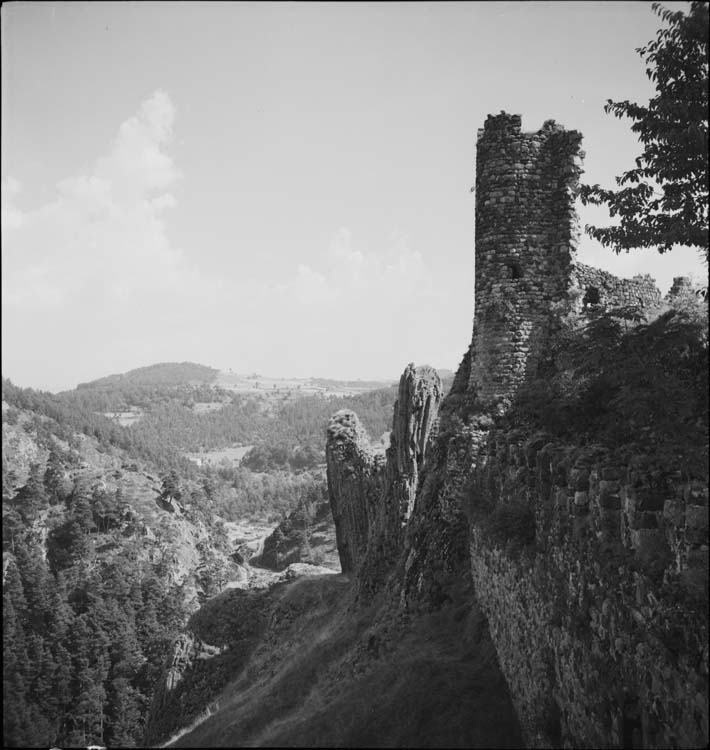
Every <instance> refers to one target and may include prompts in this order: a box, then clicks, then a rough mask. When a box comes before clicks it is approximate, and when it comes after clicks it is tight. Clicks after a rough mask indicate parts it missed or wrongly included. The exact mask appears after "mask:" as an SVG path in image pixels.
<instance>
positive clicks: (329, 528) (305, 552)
mask: <svg viewBox="0 0 710 750" xmlns="http://www.w3.org/2000/svg"><path fill="white" fill-rule="evenodd" d="M255 562H256V563H257V564H258V565H260V566H263V567H266V568H269V569H271V570H277V571H280V570H284V569H285V568H287V567H288V566H289V565H291V564H298V563H306V564H309V565H322V566H325V567H326V568H329V569H331V570H335V571H337V572H340V561H339V559H338V550H337V542H336V539H335V525H334V523H333V514H332V513H331V510H330V503H329V502H328V500H325V501H324V502H320V501H316V502H307V501H305V502H303V501H302V502H301V503H300V504H299V505H298V506H297V507H296V508H295V509H294V510H293V511H291V513H289V514H288V516H287V517H286V518H284V519H283V521H281V522H280V523H279V525H278V526H277V527H276V528H275V529H274V531H273V532H272V533H271V534H269V536H268V537H266V539H264V548H263V550H262V552H261V554H260V555H259V556H258V557H257V558H256V560H255Z"/></svg>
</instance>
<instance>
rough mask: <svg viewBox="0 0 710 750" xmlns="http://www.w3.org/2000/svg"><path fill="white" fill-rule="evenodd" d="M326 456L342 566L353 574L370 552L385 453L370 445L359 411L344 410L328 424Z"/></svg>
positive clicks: (329, 488)
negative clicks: (368, 550) (372, 526)
mask: <svg viewBox="0 0 710 750" xmlns="http://www.w3.org/2000/svg"><path fill="white" fill-rule="evenodd" d="M325 458H326V466H327V476H328V499H329V500H330V507H331V510H332V512H333V520H334V522H335V538H336V541H337V544H338V555H339V556H340V567H341V570H342V571H343V573H353V572H356V571H357V570H358V568H359V567H360V564H361V563H362V560H363V558H364V556H365V552H366V551H367V542H368V533H369V529H370V525H371V523H372V521H373V520H374V516H375V509H376V507H377V503H378V500H379V498H380V497H381V495H382V490H383V486H384V485H383V481H384V465H385V462H384V455H383V453H382V452H381V451H376V450H375V449H374V448H372V447H371V446H370V441H369V438H368V437H367V433H366V432H365V430H364V429H363V427H362V425H361V424H360V420H359V419H358V418H357V414H355V412H352V411H349V410H347V409H341V410H340V411H338V412H336V413H335V414H334V415H333V417H332V418H331V420H330V424H329V425H328V431H327V440H326V447H325Z"/></svg>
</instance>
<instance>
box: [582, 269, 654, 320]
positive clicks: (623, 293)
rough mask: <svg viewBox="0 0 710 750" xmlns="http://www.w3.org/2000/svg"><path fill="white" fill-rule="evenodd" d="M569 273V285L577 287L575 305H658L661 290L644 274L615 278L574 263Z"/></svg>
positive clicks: (650, 306) (648, 307) (605, 272)
mask: <svg viewBox="0 0 710 750" xmlns="http://www.w3.org/2000/svg"><path fill="white" fill-rule="evenodd" d="M571 276H572V283H573V288H574V287H576V289H577V295H576V296H577V299H576V306H577V308H582V309H583V308H585V307H587V306H594V305H601V306H605V307H625V306H631V305H638V306H640V307H643V308H647V309H650V308H657V307H660V305H661V302H662V300H661V292H660V291H659V289H658V287H657V286H656V282H655V281H654V280H653V279H652V278H651V276H649V275H648V274H645V275H644V276H641V275H638V276H634V277H633V278H632V279H619V278H617V277H616V276H614V275H613V274H611V273H608V272H607V271H602V270H601V269H600V268H593V267H592V266H587V265H584V264H583V263H575V264H574V265H573V266H572V273H571Z"/></svg>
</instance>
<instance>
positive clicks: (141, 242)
mask: <svg viewBox="0 0 710 750" xmlns="http://www.w3.org/2000/svg"><path fill="white" fill-rule="evenodd" d="M174 118H175V107H174V106H173V104H172V102H171V101H170V98H169V97H168V95H167V94H165V93H164V92H161V91H158V92H156V93H155V94H153V95H152V96H151V97H150V98H149V99H148V100H147V101H146V102H144V103H143V105H142V106H141V108H140V110H139V112H138V114H137V115H136V116H134V117H131V118H129V119H128V120H126V121H125V122H124V123H123V124H122V125H121V126H120V127H119V129H118V134H117V136H116V138H115V140H114V141H113V143H112V144H111V145H110V147H109V149H108V152H107V154H106V155H104V156H101V157H100V158H98V159H97V160H96V161H95V164H94V167H93V169H91V170H89V171H88V173H83V174H75V175H71V176H68V177H67V178H65V179H63V180H61V181H60V182H59V183H58V184H57V185H56V192H55V196H54V198H53V199H52V200H51V201H50V202H48V203H46V204H44V205H41V206H39V207H37V208H34V209H31V210H26V211H22V210H20V209H19V208H18V206H17V204H16V198H17V196H18V194H19V193H20V183H19V182H18V181H17V180H16V179H13V178H7V179H6V180H4V182H3V186H2V187H3V191H2V197H3V204H2V211H3V227H2V231H3V243H2V252H3V278H2V292H3V294H2V307H3V324H2V325H3V366H4V367H7V368H9V370H8V372H7V374H8V375H10V376H12V377H13V378H15V379H16V380H17V382H18V383H19V384H21V385H25V384H27V385H39V386H40V387H49V388H51V387H54V386H53V383H52V382H50V381H51V380H52V379H53V381H54V382H59V383H61V386H62V387H65V386H66V385H67V384H68V383H72V382H77V381H80V380H85V379H88V378H90V377H97V376H100V375H102V374H106V373H107V372H116V371H121V370H126V369H130V368H132V367H135V366H139V365H141V364H149V363H150V362H155V361H165V360H169V359H179V360H185V359H192V360H195V361H202V362H204V363H206V364H217V365H219V364H220V363H225V364H226V363H227V362H229V363H231V364H230V366H236V367H237V368H240V367H242V364H240V363H243V367H244V369H254V368H258V369H261V370H262V371H271V372H274V373H275V374H291V375H299V374H300V375H307V374H325V375H328V374H336V373H340V374H342V375H347V374H348V373H361V372H363V361H367V362H369V363H370V364H369V366H368V365H365V366H364V367H365V368H366V369H367V368H369V370H370V371H377V372H380V373H391V374H393V375H396V374H397V373H398V372H399V371H400V370H401V369H402V368H403V367H404V365H405V364H406V363H407V361H410V360H411V359H412V358H416V356H417V351H418V349H421V347H418V346H417V344H418V343H421V341H420V340H419V339H420V338H421V336H422V335H423V332H422V330H421V325H422V324H421V320H422V314H421V313H422V301H423V300H426V299H427V298H429V297H430V296H431V294H432V285H431V279H430V274H429V270H428V269H427V267H426V265H425V263H424V260H423V258H422V255H421V254H420V253H419V252H417V251H415V250H412V249H411V247H410V243H409V242H408V240H407V239H406V238H405V237H403V236H401V235H398V234H395V235H393V236H392V237H391V238H389V239H388V240H387V241H385V242H383V243H382V246H381V247H378V248H376V249H375V250H370V249H365V248H360V247H358V245H357V242H356V238H355V237H354V236H353V233H352V232H351V231H350V230H349V229H348V228H346V227H342V228H340V229H339V230H338V231H337V232H336V233H335V234H334V236H333V239H332V241H331V243H330V245H329V247H327V248H322V250H323V251H324V255H323V256H322V257H323V263H322V267H314V265H313V264H311V265H307V264H305V263H297V264H296V266H295V268H294V270H293V274H292V276H291V277H290V278H288V279H287V280H286V281H283V282H278V283H277V282H273V281H270V280H268V279H254V278H249V277H239V278H225V277H223V276H221V275H220V271H219V268H214V267H211V268H209V269H202V268H201V267H199V265H195V264H191V263H189V262H188V260H187V258H186V256H185V255H184V254H183V253H182V252H181V251H180V249H179V248H177V247H175V246H173V245H172V244H171V242H170V240H169V237H168V234H167V224H166V222H167V221H168V220H169V217H170V215H171V214H170V211H169V209H172V208H174V207H175V206H176V198H175V195H174V193H173V192H172V188H173V187H174V186H175V184H176V183H177V182H178V180H180V179H181V178H182V177H183V174H182V171H181V170H180V169H179V168H178V166H177V165H176V164H175V163H174V161H173V159H172V157H171V156H170V155H169V152H168V148H169V145H170V142H171V139H172V133H173V122H174ZM412 322H415V324H414V325H411V323H412ZM461 345H462V349H463V348H464V346H465V342H461ZM246 363H248V365H247V364H246ZM373 363H374V364H373ZM60 372H64V374H63V375H62V377H61V378H60V376H59V374H58V373H60ZM73 372H75V373H76V374H75V375H73V376H72V375H71V374H70V373H73ZM42 378H44V380H42ZM48 378H49V379H50V381H48V380H47V379H48Z"/></svg>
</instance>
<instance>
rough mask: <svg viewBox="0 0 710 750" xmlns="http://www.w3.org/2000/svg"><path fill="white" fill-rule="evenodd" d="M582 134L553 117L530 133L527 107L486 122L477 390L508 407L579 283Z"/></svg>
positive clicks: (480, 176) (481, 149)
mask: <svg viewBox="0 0 710 750" xmlns="http://www.w3.org/2000/svg"><path fill="white" fill-rule="evenodd" d="M581 140H582V136H581V134H580V133H578V132H576V131H566V130H564V128H562V127H561V126H560V125H557V124H555V122H554V121H553V120H549V121H547V122H546V123H545V124H544V125H543V126H542V128H541V129H540V130H539V131H538V132H536V133H523V132H521V118H520V116H519V115H508V114H505V113H501V114H500V115H497V116H493V115H490V116H489V117H488V118H487V120H486V122H485V126H484V128H483V129H482V130H479V131H478V144H477V167H476V188H475V190H476V295H475V315H474V327H473V340H472V346H471V355H470V356H471V367H470V375H469V384H468V390H469V392H472V393H474V394H475V396H476V398H477V400H478V402H479V404H480V406H481V408H482V410H484V411H485V410H489V409H490V410H493V409H497V410H498V411H502V410H504V409H505V406H506V405H507V402H508V401H509V400H510V398H511V397H512V395H513V394H514V392H515V390H516V388H517V386H518V385H520V383H521V382H522V381H523V380H524V378H525V376H526V374H527V373H530V372H532V371H534V369H535V367H536V363H537V360H538V357H539V355H540V353H541V351H542V349H543V347H544V346H545V342H546V340H547V336H548V335H549V329H550V325H551V324H552V323H553V320H554V315H555V312H556V310H557V308H558V307H559V306H560V305H561V304H564V302H565V301H566V299H567V293H568V290H569V288H570V285H571V263H572V261H573V259H574V254H575V251H576V247H577V242H578V239H579V226H578V220H577V215H576V212H575V208H574V201H575V196H576V190H577V184H578V181H579V175H580V174H581V171H582V169H581V165H582V159H583V157H584V153H583V152H582V151H581V148H580V146H581Z"/></svg>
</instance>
